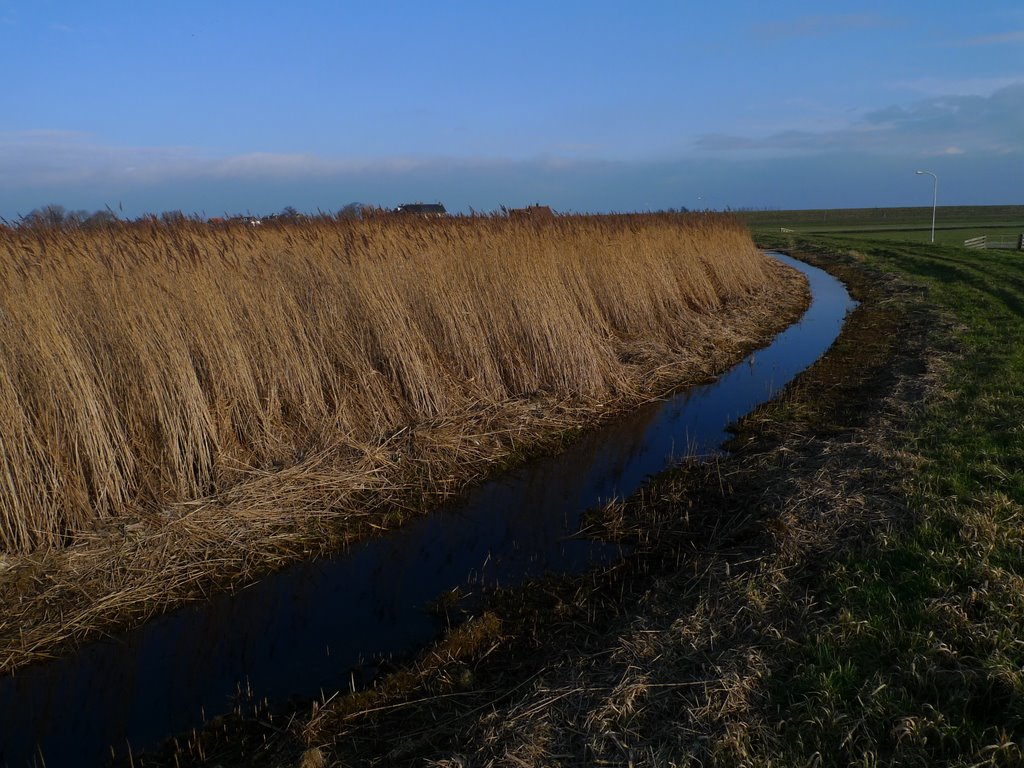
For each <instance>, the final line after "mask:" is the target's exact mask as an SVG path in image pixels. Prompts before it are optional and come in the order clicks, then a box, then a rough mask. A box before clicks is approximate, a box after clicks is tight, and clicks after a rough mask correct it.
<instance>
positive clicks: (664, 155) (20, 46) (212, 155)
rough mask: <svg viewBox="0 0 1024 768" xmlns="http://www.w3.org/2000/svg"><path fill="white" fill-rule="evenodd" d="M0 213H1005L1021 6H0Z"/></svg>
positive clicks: (1018, 154)
mask: <svg viewBox="0 0 1024 768" xmlns="http://www.w3.org/2000/svg"><path fill="white" fill-rule="evenodd" d="M0 67H2V71H3V72H5V73H6V75H7V77H6V78H5V83H4V93H3V108H2V109H0V216H2V217H5V218H8V219H11V218H15V217H16V216H17V215H18V214H19V213H26V212H28V211H29V210H31V209H32V208H35V207H37V206H39V205H43V204H46V203H59V204H62V205H64V206H65V207H67V208H75V209H77V208H85V209H90V210H93V209H97V208H102V207H104V206H111V207H113V208H115V209H117V208H118V207H120V208H121V209H122V210H123V211H124V212H125V214H127V215H138V214H140V213H143V212H146V211H162V210H173V209H181V210H184V211H186V212H189V213H191V212H205V213H206V214H207V215H220V214H223V213H234V212H245V211H252V212H262V213H266V212H273V211H277V210H280V209H281V208H282V207H284V206H286V205H293V206H295V207H297V208H299V209H300V210H308V211H315V210H325V211H333V210H337V209H338V208H339V207H341V206H342V205H344V204H346V203H349V202H353V201H359V202H365V203H373V204H378V205H384V206H392V205H396V204H398V203H401V202H407V201H413V200H423V201H435V200H441V201H443V202H444V203H445V204H446V205H447V206H448V207H449V208H450V209H453V210H462V211H466V210H468V209H469V208H470V207H472V208H474V209H476V210H492V209H495V208H497V207H498V206H500V205H507V206H520V205H524V204H527V203H530V202H544V203H549V204H551V205H552V206H554V207H555V208H556V209H558V210H588V211H611V210H618V211H625V210H645V209H655V208H665V207H680V206H685V207H689V208H695V207H697V208H703V207H712V208H724V207H726V206H731V207H733V208H737V207H770V208H814V207H854V206H876V205H877V206H884V205H918V204H919V205H928V204H930V202H931V187H930V184H929V182H930V178H923V177H920V176H915V175H914V170H915V169H917V168H927V169H930V170H933V171H935V172H936V173H938V174H939V176H940V179H941V181H940V200H939V202H940V204H995V203H1024V183H1022V182H1021V179H1022V178H1024V4H1021V3H1020V2H1019V0H1014V1H1013V2H1001V1H999V0H988V1H986V2H984V3H971V4H968V3H964V2H946V1H945V0H932V1H931V2H892V0H890V1H889V2H884V3H882V2H877V3H875V2H857V3H851V2H831V3H821V2H814V3H811V2H780V3H766V2H763V1H762V2H734V1H733V0H721V1H720V2H716V3H706V2H703V3H697V2H682V1H679V2H637V3H630V4H627V3H624V2H621V1H620V2H573V1H570V0H562V1H561V2H558V3H552V2H550V1H548V2H502V3H482V2H475V3H471V2H446V1H445V0H432V1H431V2H386V1H381V2H372V3H368V2H365V1H364V2H358V3H354V2H352V3H349V2H305V3H304V2H291V3H287V4H285V3H279V2H277V3H270V2H258V1H252V0H250V2H244V3H242V2H237V3H236V2H221V3H216V2H189V1H184V2H175V3H140V2H102V0H97V1H96V2H92V3H81V2H63V1H60V2H58V1H56V0H52V1H48V0H33V1H32V2H11V1H9V0H0Z"/></svg>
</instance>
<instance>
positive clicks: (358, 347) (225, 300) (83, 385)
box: [0, 214, 773, 552]
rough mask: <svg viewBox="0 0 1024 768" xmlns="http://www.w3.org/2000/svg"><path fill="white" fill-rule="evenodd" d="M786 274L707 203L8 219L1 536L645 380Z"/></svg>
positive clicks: (17, 537) (54, 528) (1, 325)
mask: <svg viewBox="0 0 1024 768" xmlns="http://www.w3.org/2000/svg"><path fill="white" fill-rule="evenodd" d="M772 274H773V273H772V271H771V270H769V269H768V268H767V266H766V262H765V260H764V258H763V257H762V256H761V255H760V254H759V253H758V252H757V251H756V250H755V248H754V246H753V244H752V243H751V241H750V238H749V235H748V234H747V233H746V231H745V229H743V228H742V226H741V225H740V224H739V223H737V222H735V221H733V220H731V219H728V218H725V217H715V216H705V215H693V216H680V215H667V214H666V215H661V214H652V215H630V216H564V217H556V218H553V219H551V220H543V221H534V220H515V219H507V218H504V217H499V216H494V217H471V218H449V219H442V220H422V219H418V218H412V217H394V216H383V215H379V216H373V217H369V218H366V219H364V220H361V221H360V220H355V221H351V220H345V221H334V220H329V219H321V220H314V221H308V222H302V223H291V224H282V225H275V226H264V227H245V226H219V227H218V226H210V225H206V224H201V223H198V222H188V221H186V222H179V223H177V224H174V225H172V226H165V225H160V224H157V223H156V222H144V223H131V224H120V225H114V226H112V227H110V228H108V229H103V230H98V231H84V230H76V231H61V230H57V229H45V228H20V229H16V230H5V231H2V232H0V549H3V550H6V551H9V552H27V551H30V550H32V549H34V548H37V547H40V546H53V545H59V544H61V543H62V542H63V541H65V540H66V537H68V536H69V535H72V534H74V533H75V532H76V531H80V530H83V529H84V528H87V527H88V526H89V524H90V521H94V520H95V519H97V518H103V517H110V516H118V515H124V514H129V513H130V514H133V515H139V514H147V513H150V512H153V511H155V510H158V509H161V508H163V507H165V506H166V505H168V504H172V503H175V502H181V501H187V500H189V499H196V498H203V497H209V496H210V495H212V494H217V493H220V492H223V491H225V490H227V489H230V488H235V487H237V486H238V484H239V483H242V482H244V480H245V478H246V477H247V476H248V475H249V474H250V473H251V472H253V471H257V470H258V471H260V472H266V471H274V470H275V469H276V468H280V467H284V466H288V467H294V466H296V465H297V464H301V462H302V457H304V456H305V455H307V454H308V453H310V452H318V453H321V454H322V453H323V452H324V451H331V450H339V451H341V450H343V449H345V450H351V446H352V445H358V444H366V445H372V444H374V443H375V442H379V441H380V440H382V439H383V438H385V437H386V436H387V435H390V434H393V433H394V432H395V431H396V430H398V429H401V428H402V427H403V426H406V425H410V424H415V423H418V422H420V421H422V420H426V419H431V418H436V417H438V416H445V415H446V414H452V413H457V412H460V411H461V410H465V409H467V408H471V407H474V406H477V405H479V404H500V403H502V402H507V401H509V400H515V399H519V400H521V399H523V398H530V397H533V396H535V395H538V394H543V395H546V396H554V397H556V398H559V399H561V400H564V401H569V402H578V401H595V400H600V399H604V398H609V397H614V396H616V395H621V394H623V393H628V392H629V391H631V389H632V388H633V387H635V385H636V382H637V381H638V375H641V374H643V372H644V371H648V372H649V371H650V370H651V369H653V368H654V367H657V366H658V365H659V364H660V363H661V362H662V361H663V360H664V359H666V358H669V357H672V358H673V359H675V358H678V357H679V355H680V354H684V353H686V352H687V351H688V348H689V346H690V345H691V344H692V343H693V339H694V338H695V337H694V328H695V327H699V326H700V324H701V323H702V322H703V321H702V318H707V317H710V316H713V315H714V314H715V313H716V312H719V311H721V310H722V308H723V307H726V306H728V305H730V303H735V302H736V301H742V300H743V299H744V298H746V297H749V296H751V295H752V294H753V293H754V292H755V291H756V290H757V289H759V288H762V287H763V286H764V284H765V283H766V281H769V280H770V279H772ZM690 352H691V354H700V353H701V352H700V350H690Z"/></svg>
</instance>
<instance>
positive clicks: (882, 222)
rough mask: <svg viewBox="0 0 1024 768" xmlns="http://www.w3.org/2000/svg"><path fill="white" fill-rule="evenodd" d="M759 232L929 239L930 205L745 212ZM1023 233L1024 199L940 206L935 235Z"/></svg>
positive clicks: (943, 240)
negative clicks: (1023, 202) (1008, 202)
mask: <svg viewBox="0 0 1024 768" xmlns="http://www.w3.org/2000/svg"><path fill="white" fill-rule="evenodd" d="M741 215H742V217H743V219H744V220H745V221H746V222H747V224H748V226H750V227H751V229H753V230H754V231H755V232H760V233H765V234H770V233H772V232H776V233H779V234H787V232H783V230H788V233H790V234H797V235H827V236H833V237H834V236H843V237H847V238H851V239H856V240H858V241H859V240H862V239H869V240H888V241H906V242H917V243H928V242H929V240H930V238H931V223H932V220H931V216H932V209H931V208H930V207H921V208H841V209H819V210H802V211H752V212H746V213H743V214H741ZM1021 234H1024V205H992V206H940V207H939V208H938V210H937V211H936V215H935V241H936V243H938V244H941V245H959V246H962V245H963V243H964V241H965V240H967V239H969V238H973V237H978V236H979V235H986V236H987V237H988V239H989V240H990V241H995V242H1016V241H1017V238H1018V237H1019V236H1020V235H1021Z"/></svg>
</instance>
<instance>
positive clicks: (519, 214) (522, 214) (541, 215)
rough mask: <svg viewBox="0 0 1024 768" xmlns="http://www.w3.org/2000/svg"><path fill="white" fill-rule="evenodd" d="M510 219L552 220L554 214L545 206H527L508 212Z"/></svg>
mask: <svg viewBox="0 0 1024 768" xmlns="http://www.w3.org/2000/svg"><path fill="white" fill-rule="evenodd" d="M508 215H509V218H510V219H535V220H544V219H553V218H554V217H555V212H554V211H552V210H551V209H550V208H549V207H548V206H546V205H528V206H526V207H525V208H513V209H511V210H510V211H509V212H508Z"/></svg>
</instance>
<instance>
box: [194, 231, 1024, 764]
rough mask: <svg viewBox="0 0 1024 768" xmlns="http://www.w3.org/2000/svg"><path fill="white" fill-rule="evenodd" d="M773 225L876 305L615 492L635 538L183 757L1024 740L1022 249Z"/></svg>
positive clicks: (944, 752)
mask: <svg viewBox="0 0 1024 768" xmlns="http://www.w3.org/2000/svg"><path fill="white" fill-rule="evenodd" d="M777 237H778V236H773V235H765V236H763V237H762V238H761V242H762V244H763V245H766V246H772V247H785V248H787V249H790V250H791V251H793V252H794V253H796V254H798V255H801V256H802V257H804V258H807V259H808V260H809V261H812V262H815V263H817V264H819V265H821V266H824V267H825V268H827V269H829V270H830V271H832V272H833V273H835V274H837V275H838V276H840V277H841V278H842V279H844V280H846V281H847V283H848V285H850V287H851V289H852V291H853V293H854V294H855V295H856V296H857V297H858V298H859V299H860V300H861V301H862V302H863V304H862V305H861V307H860V308H859V309H858V310H857V311H856V312H855V313H854V314H853V315H852V316H851V317H850V319H849V322H848V325H847V327H846V329H845V330H844V333H843V336H842V337H841V338H840V340H839V341H838V342H837V344H836V345H835V346H834V347H833V349H832V350H831V351H830V353H829V354H828V355H827V356H826V357H825V358H824V359H823V360H822V361H821V362H819V364H817V365H815V366H814V367H813V368H812V369H810V370H809V371H808V372H806V373H805V374H804V375H802V376H801V377H799V378H798V380H797V381H796V382H794V384H793V385H792V386H791V387H790V388H789V390H788V391H787V393H786V394H785V396H784V397H782V398H781V399H779V400H778V401H776V402H774V403H771V404H768V405H767V406H765V407H763V408H761V409H760V410H758V411H757V412H756V413H755V414H753V415H752V416H750V417H749V418H747V419H745V420H744V422H743V423H742V424H741V425H740V426H739V429H738V432H737V436H736V439H735V441H734V444H733V448H734V453H733V455H732V456H730V457H728V458H726V459H723V460H722V461H720V462H718V463H714V464H710V465H709V464H693V465H688V466H683V467H681V468H680V469H678V470H676V471H673V472H670V473H666V474H664V475H662V476H660V477H658V478H657V479H656V480H655V481H654V482H653V483H652V485H651V486H650V488H648V489H647V490H645V491H644V492H642V493H640V494H638V495H637V496H635V497H633V498H631V499H629V500H627V501H626V502H625V503H622V504H617V505H612V506H610V507H609V508H607V509H604V510H601V511H600V512H599V513H597V514H595V516H594V520H593V525H594V527H595V530H596V531H599V532H601V533H603V534H604V535H609V534H612V535H618V536H620V537H622V538H624V539H626V540H630V541H632V542H633V543H634V544H635V545H636V547H637V549H636V553H635V554H634V555H633V556H632V557H630V558H628V559H627V561H626V562H625V563H623V564H621V565H618V566H616V567H614V568H612V569H610V570H608V571H606V572H602V573H591V574H588V575H586V576H585V577H581V578H579V579H569V580H555V581H550V582H547V583H544V584H537V585H534V587H533V588H531V589H527V590H525V591H520V592H517V593H516V594H514V595H513V594H508V595H497V596H495V597H494V598H493V600H492V602H491V610H490V611H489V612H487V613H486V614H484V615H483V616H481V617H478V618H475V619H471V620H470V621H469V622H468V623H466V624H463V625H461V627H459V628H458V629H455V630H453V632H452V633H451V635H450V637H449V638H448V639H447V640H446V641H445V642H443V643H442V644H440V645H439V646H438V647H437V648H435V649H432V650H431V651H429V652H428V653H426V654H424V656H423V657H422V658H421V659H420V660H419V662H418V663H417V664H416V665H414V666H411V667H409V668H407V669H404V670H401V671H399V672H397V673H396V674H394V675H392V676H391V677H390V678H389V679H388V680H386V681H385V682H384V683H383V684H382V685H381V686H380V687H379V688H378V689H376V690H374V691H369V692H366V693H364V694H360V695H357V696H349V697H343V698H341V699H336V700H334V701H332V702H329V703H328V704H327V705H326V706H320V707H316V708H314V709H313V711H312V712H307V713H306V715H305V716H301V717H297V718H296V719H295V720H293V721H292V722H291V724H290V726H289V727H282V725H283V724H282V723H275V722H273V721H271V720H264V721H261V722H254V721H247V722H243V723H235V724H233V725H231V724H219V725H220V730H218V731H217V733H214V732H213V730H212V729H211V731H208V732H207V733H206V734H205V735H203V736H202V737H198V738H197V739H195V740H194V741H192V742H191V743H190V746H188V747H187V748H184V749H182V750H181V751H179V752H178V754H177V759H178V760H179V761H181V762H187V761H188V759H194V760H197V761H198V762H200V763H204V762H205V763H208V764H213V763H212V762H210V761H211V760H213V761H214V762H221V763H223V764H230V763H231V762H232V761H233V760H232V756H237V755H239V754H242V755H244V756H245V757H244V758H243V759H241V760H240V762H243V763H249V764H252V763H256V762H260V758H261V757H262V758H265V759H266V761H267V762H268V764H281V763H283V762H288V761H292V763H293V764H295V763H299V764H302V765H305V766H313V765H323V764H331V765H349V764H367V765H398V764H409V765H434V766H456V765H459V766H463V765H623V766H625V765H651V766H654V765H658V766H667V765H729V766H732V765H759V766H768V765H776V766H780V765H785V766H790V765H837V766H838V765H844V766H845V765H890V764H899V765H920V766H933V765H961V766H968V765H1019V764H1021V762H1022V760H1024V754H1022V745H1021V738H1022V734H1024V722H1022V718H1024V698H1022V694H1024V677H1022V667H1024V581H1022V576H1024V560H1022V558H1024V526H1022V522H1024V517H1022V512H1024V507H1022V504H1024V480H1022V468H1024V461H1022V458H1024V440H1022V426H1021V424H1022V417H1021V414H1024V389H1022V387H1021V383H1020V382H1021V381H1024V352H1022V340H1024V304H1022V301H1024V264H1022V262H1021V261H1020V256H1019V255H1016V254H1009V253H1002V254H998V253H983V254H979V253H976V252H968V251H965V250H963V249H959V248H946V247H927V246H920V245H912V244H906V245H901V244H898V243H893V242H873V241H864V240H859V241H857V243H856V245H851V244H850V243H849V242H844V241H841V240H837V239H824V238H820V237H819V238H815V239H813V240H801V241H798V242H794V241H792V240H786V241H780V240H778V239H773V238H777ZM854 248H855V249H856V250H854ZM449 610H450V611H452V612H453V613H457V611H458V609H457V605H453V606H450V607H449ZM224 734H229V737H228V738H226V739H225V737H224ZM256 745H259V746H258V748H257V746H256ZM200 754H202V755H205V756H206V759H205V760H202V759H199V755H200Z"/></svg>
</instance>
